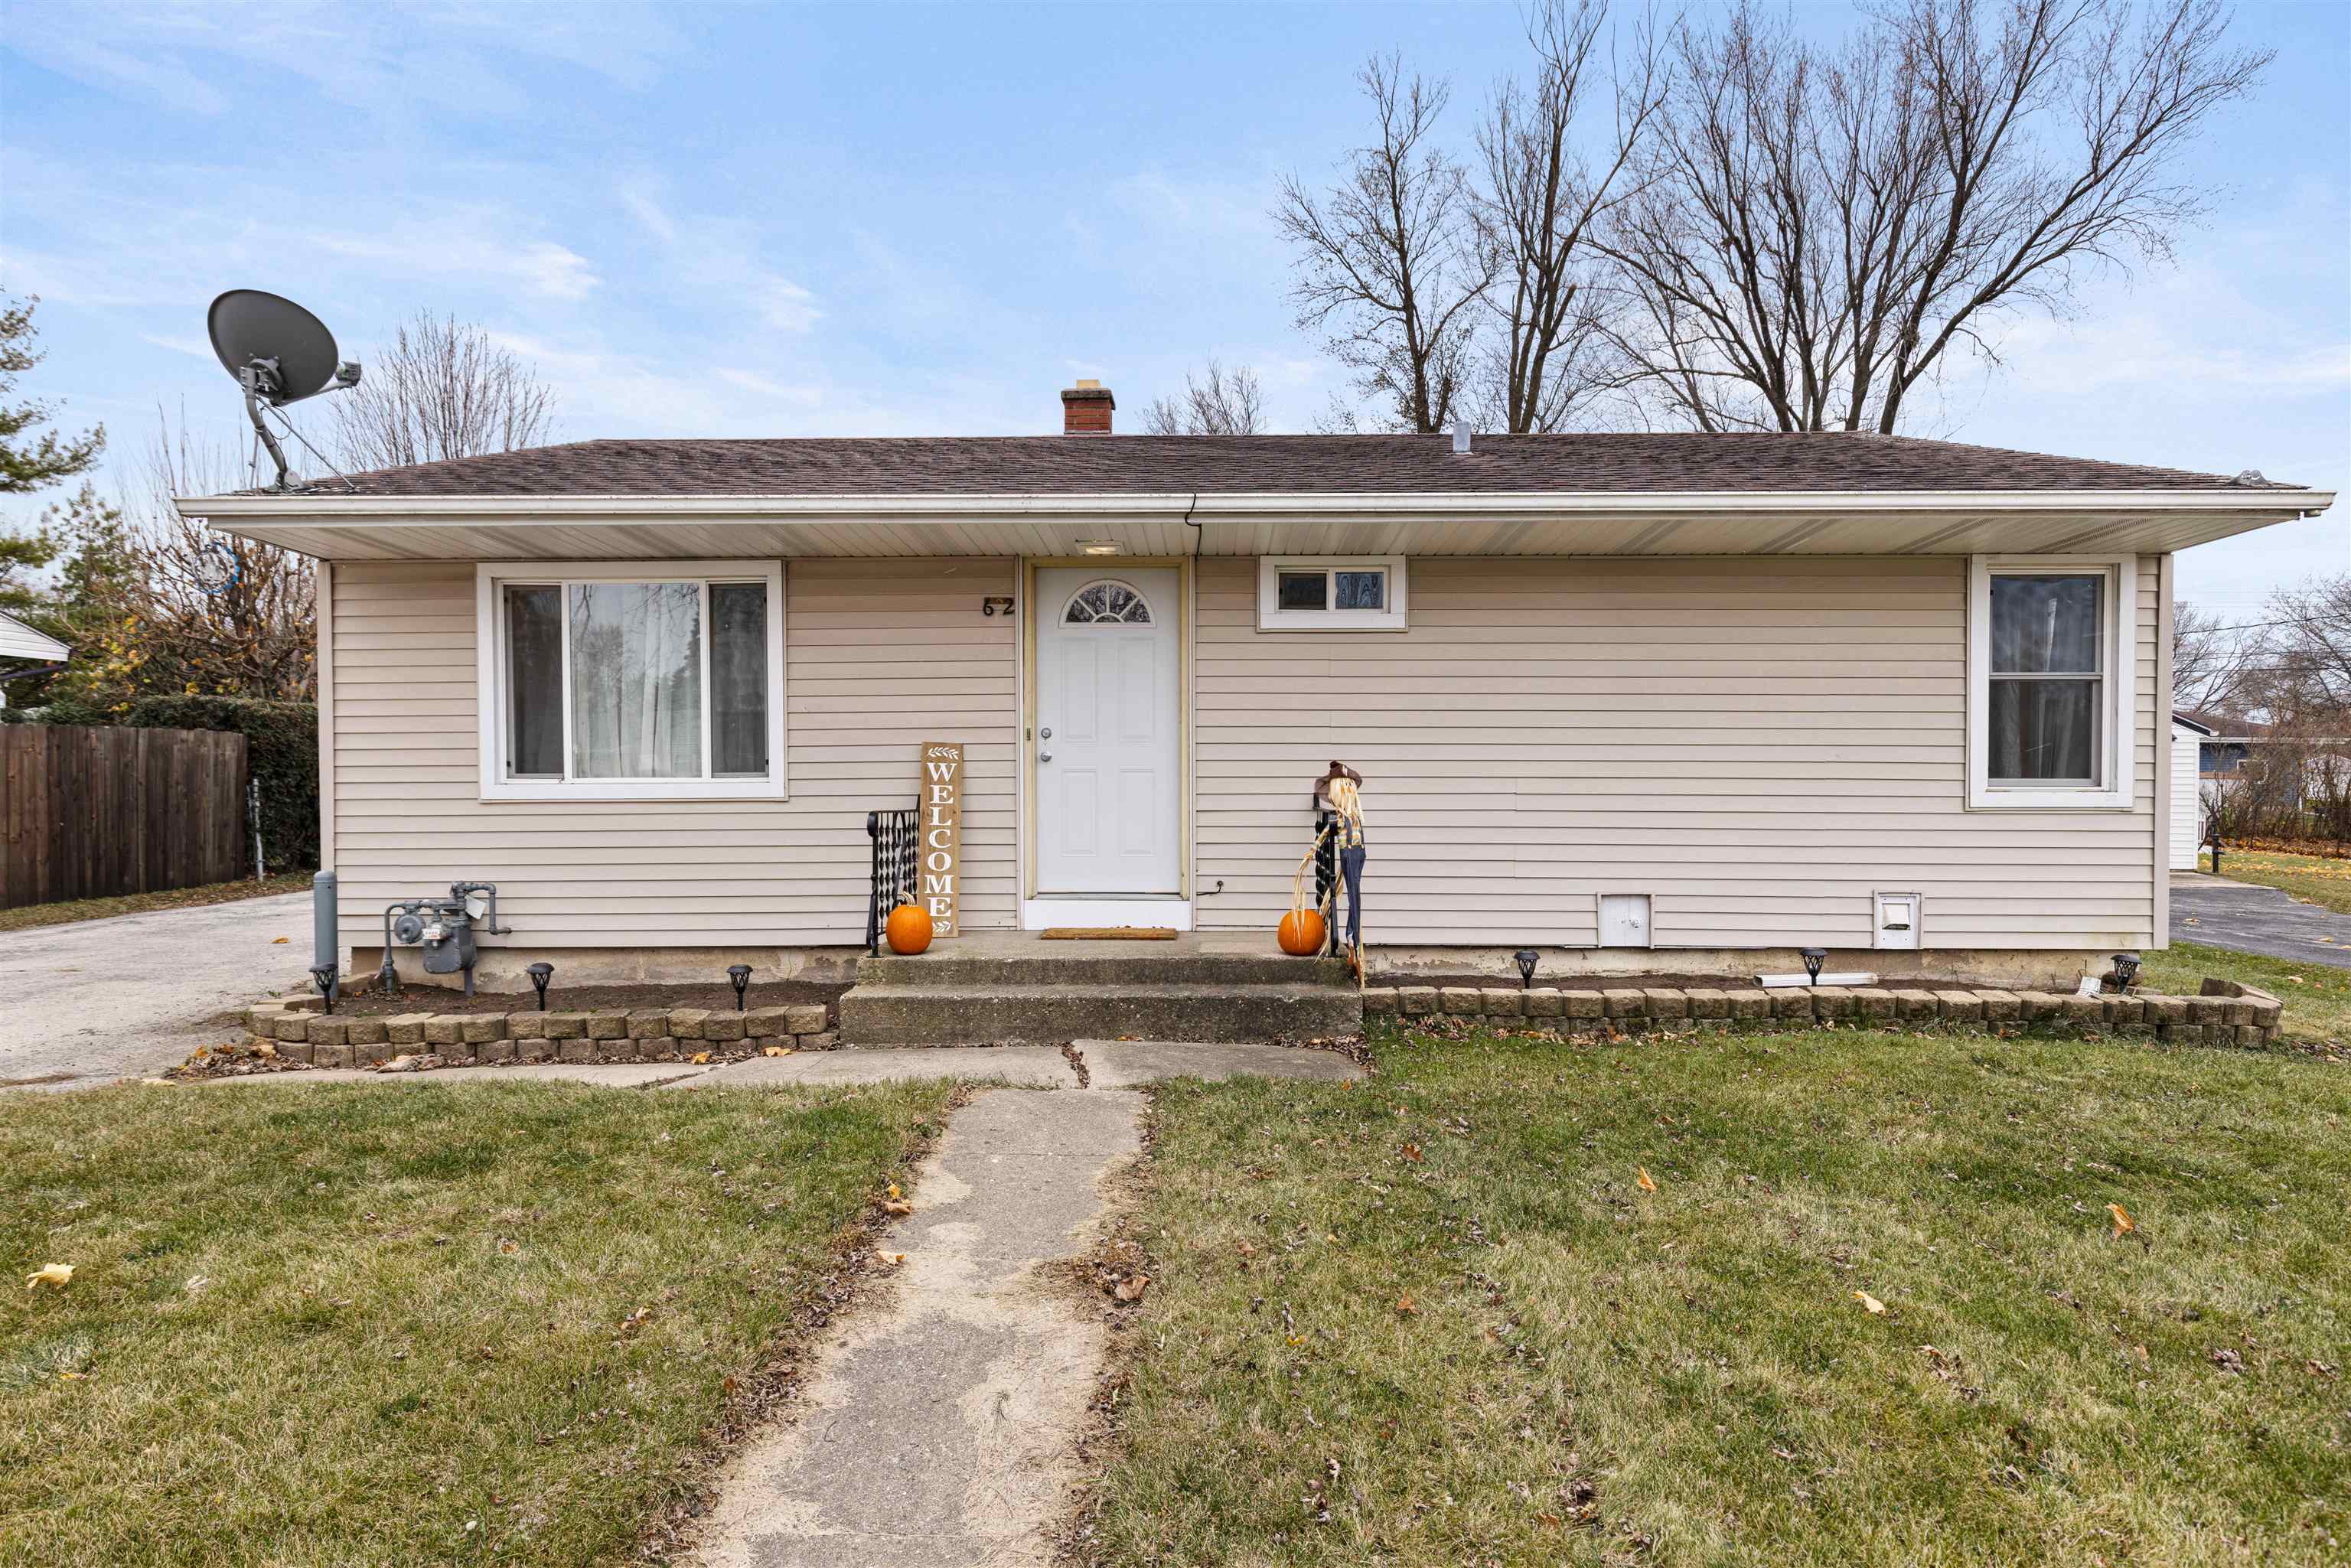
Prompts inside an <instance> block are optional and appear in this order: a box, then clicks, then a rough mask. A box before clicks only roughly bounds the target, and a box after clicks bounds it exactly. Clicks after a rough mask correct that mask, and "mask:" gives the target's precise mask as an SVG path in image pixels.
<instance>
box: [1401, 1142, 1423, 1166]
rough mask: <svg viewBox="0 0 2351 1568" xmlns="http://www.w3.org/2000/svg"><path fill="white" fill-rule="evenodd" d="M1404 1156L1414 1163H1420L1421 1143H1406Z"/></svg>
mask: <svg viewBox="0 0 2351 1568" xmlns="http://www.w3.org/2000/svg"><path fill="white" fill-rule="evenodd" d="M1404 1157H1405V1158H1406V1159H1408V1160H1410V1161H1412V1162H1413V1164H1415V1165H1418V1164H1419V1163H1420V1145H1418V1144H1406V1145H1405V1146H1404Z"/></svg>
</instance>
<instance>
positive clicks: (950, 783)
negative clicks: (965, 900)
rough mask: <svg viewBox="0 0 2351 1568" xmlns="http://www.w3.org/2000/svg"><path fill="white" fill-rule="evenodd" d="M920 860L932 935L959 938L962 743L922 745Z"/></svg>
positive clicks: (924, 900) (930, 742) (961, 843)
mask: <svg viewBox="0 0 2351 1568" xmlns="http://www.w3.org/2000/svg"><path fill="white" fill-rule="evenodd" d="M920 799H921V801H922V831H923V858H922V867H921V874H920V878H919V885H920V887H921V888H922V901H921V902H922V905H923V907H924V908H925V910H927V911H929V912H930V916H931V934H932V935H933V936H956V935H957V934H958V933H957V930H956V909H957V904H958V900H959V895H958V894H957V891H956V879H957V877H958V876H959V875H960V874H961V867H962V862H963V742H961V741H959V740H933V741H926V742H925V743H924V746H923V778H922V794H921V797H920Z"/></svg>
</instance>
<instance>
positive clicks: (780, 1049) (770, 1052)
mask: <svg viewBox="0 0 2351 1568" xmlns="http://www.w3.org/2000/svg"><path fill="white" fill-rule="evenodd" d="M791 1053H792V1051H791V1047H789V1046H788V1045H771V1046H769V1047H768V1049H767V1050H765V1051H761V1052H760V1053H759V1054H760V1055H762V1056H789V1055H790V1054H791Z"/></svg>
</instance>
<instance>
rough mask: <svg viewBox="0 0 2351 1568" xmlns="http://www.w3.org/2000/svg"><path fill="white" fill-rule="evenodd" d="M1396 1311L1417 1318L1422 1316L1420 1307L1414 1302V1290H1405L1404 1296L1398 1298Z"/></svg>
mask: <svg viewBox="0 0 2351 1568" xmlns="http://www.w3.org/2000/svg"><path fill="white" fill-rule="evenodd" d="M1396 1311H1397V1312H1399V1313H1401V1314H1402V1315H1404V1316H1405V1317H1408V1318H1416V1317H1418V1316H1420V1309H1419V1308H1418V1307H1416V1306H1414V1305H1413V1304H1412V1292H1411V1291H1405V1293H1404V1295H1403V1296H1401V1297H1400V1298H1398V1299H1397V1301H1396Z"/></svg>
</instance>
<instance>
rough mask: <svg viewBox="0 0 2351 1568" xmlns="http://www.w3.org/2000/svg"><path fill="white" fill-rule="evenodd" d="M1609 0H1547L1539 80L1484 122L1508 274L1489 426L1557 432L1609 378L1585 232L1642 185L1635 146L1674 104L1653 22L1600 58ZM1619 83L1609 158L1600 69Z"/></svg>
mask: <svg viewBox="0 0 2351 1568" xmlns="http://www.w3.org/2000/svg"><path fill="white" fill-rule="evenodd" d="M1607 18H1608V5H1607V0H1536V4H1535V5H1534V7H1533V9H1532V10H1531V12H1530V13H1529V14H1528V16H1527V24H1526V27H1527V42H1528V44H1529V45H1530V46H1531V47H1532V49H1533V51H1534V56H1535V78H1534V85H1533V87H1532V89H1527V88H1524V87H1521V86H1520V84H1519V83H1518V82H1517V81H1515V80H1512V79H1508V78H1506V79H1504V80H1503V81H1502V82H1501V83H1500V84H1499V86H1498V87H1497V88H1496V89H1495V90H1494V97H1493V99H1492V102H1491V103H1490V105H1489V108H1488V110H1487V113H1486V120H1485V123H1484V124H1483V125H1482V126H1480V127H1479V131H1478V151H1479V154H1480V162H1481V164H1482V172H1483V173H1484V175H1485V184H1484V186H1483V188H1482V189H1481V190H1480V191H1479V193H1478V195H1477V199H1476V210H1477V214H1478V220H1479V227H1480V231H1481V238H1482V239H1483V241H1484V243H1485V245H1486V246H1487V247H1488V250H1489V254H1490V255H1491V256H1493V257H1494V258H1495V261H1496V263H1497V267H1498V277H1497V278H1496V281H1495V283H1494V286H1493V287H1491V288H1490V289H1489V290H1488V291H1487V293H1486V295H1485V297H1484V298H1485V303H1486V306H1487V308H1488V310H1489V314H1490V317H1491V325H1492V328H1493V330H1494V332H1495V333H1496V334H1498V337H1497V340H1495V341H1493V342H1492V343H1490V345H1489V347H1488V349H1487V351H1486V353H1485V354H1484V356H1483V357H1484V359H1485V361H1486V363H1485V366H1484V371H1485V378H1484V379H1485V382H1486V385H1485V387H1484V389H1483V392H1484V395H1483V398H1482V402H1484V403H1485V404H1486V405H1487V406H1486V407H1485V408H1483V409H1481V411H1480V423H1484V424H1487V425H1489V426H1495V427H1499V428H1500V429H1502V430H1506V431H1509V432H1510V433H1511V434H1527V433H1529V432H1538V431H1555V430H1560V429H1563V428H1565V427H1566V426H1567V424H1568V423H1569V422H1570V420H1571V418H1572V417H1573V414H1574V413H1575V411H1576V409H1577V407H1578V405H1579V404H1580V403H1581V402H1583V400H1584V399H1585V398H1586V397H1587V396H1589V395H1590V394H1592V393H1593V392H1597V391H1600V390H1602V389H1603V388H1604V387H1605V386H1606V385H1607V384H1608V377H1607V375H1606V373H1605V371H1604V370H1603V369H1602V368H1601V367H1600V366H1599V365H1598V364H1597V363H1596V362H1595V361H1596V360H1597V358H1598V356H1599V355H1600V354H1601V352H1602V350H1604V343H1605V335H1604V331H1603V330H1602V328H1601V323H1600V317H1599V315H1598V313H1597V312H1596V311H1595V309H1594V308H1593V296H1594V293H1595V291H1594V290H1593V289H1592V288H1591V287H1589V286H1590V284H1591V283H1592V281H1593V279H1592V276H1591V275H1592V273H1593V270H1594V268H1595V264H1596V263H1598V262H1599V261H1600V259H1601V258H1599V257H1597V256H1593V255H1592V254H1591V251H1592V249H1593V247H1592V246H1588V245H1587V244H1586V236H1587V235H1589V234H1590V233H1591V232H1592V230H1593V225H1594V224H1595V222H1597V221H1598V220H1599V219H1601V218H1602V217H1603V216H1604V215H1605V214H1607V213H1608V212H1610V211H1611V210H1612V209H1613V208H1614V207H1615V206H1616V205H1617V204H1619V203H1621V202H1622V201H1624V200H1625V198H1626V197H1627V196H1628V195H1631V194H1635V193H1638V191H1639V189H1640V185H1639V183H1638V179H1639V176H1638V174H1637V173H1636V172H1635V167H1634V165H1635V159H1636V156H1637V157H1638V158H1639V159H1640V160H1641V161H1642V162H1653V161H1652V160H1650V159H1649V158H1648V154H1647V152H1646V145H1645V144H1646V135H1647V132H1648V131H1649V129H1650V127H1651V126H1652V124H1653V123H1654V122H1655V120H1656V117H1657V114H1658V113H1659V111H1660V110H1662V108H1663V107H1664V103H1665V99H1666V90H1667V82H1666V73H1665V70H1664V68H1663V64H1662V61H1661V59H1660V56H1659V50H1658V46H1657V40H1656V32H1655V30H1654V28H1653V27H1651V26H1647V25H1646V22H1645V24H1644V26H1642V27H1641V29H1640V30H1639V32H1638V33H1637V35H1636V36H1635V39H1634V41H1633V45H1632V50H1631V55H1630V57H1629V58H1628V59H1626V60H1624V61H1616V60H1612V59H1610V58H1608V57H1605V56H1602V55H1600V54H1599V47H1600V43H1601V29H1602V27H1603V26H1604V24H1605V23H1606V21H1607ZM1602 72H1605V74H1606V78H1607V80H1606V81H1605V82H1604V83H1602V84H1598V89H1599V90H1601V91H1607V92H1613V94H1614V126H1613V129H1612V130H1611V132H1610V134H1609V135H1608V137H1607V139H1606V141H1604V144H1603V145H1602V147H1601V149H1600V152H1599V155H1598V156H1597V158H1594V157H1592V156H1589V155H1587V154H1586V153H1585V152H1584V151H1583V149H1582V148H1581V147H1580V146H1579V145H1578V141H1577V134H1578V127H1579V122H1580V121H1581V120H1583V118H1584V117H1585V116H1586V114H1587V113H1588V112H1589V111H1590V102H1591V99H1593V96H1594V89H1595V83H1594V82H1593V78H1594V77H1596V76H1599V75H1600V74H1601V73H1602Z"/></svg>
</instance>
